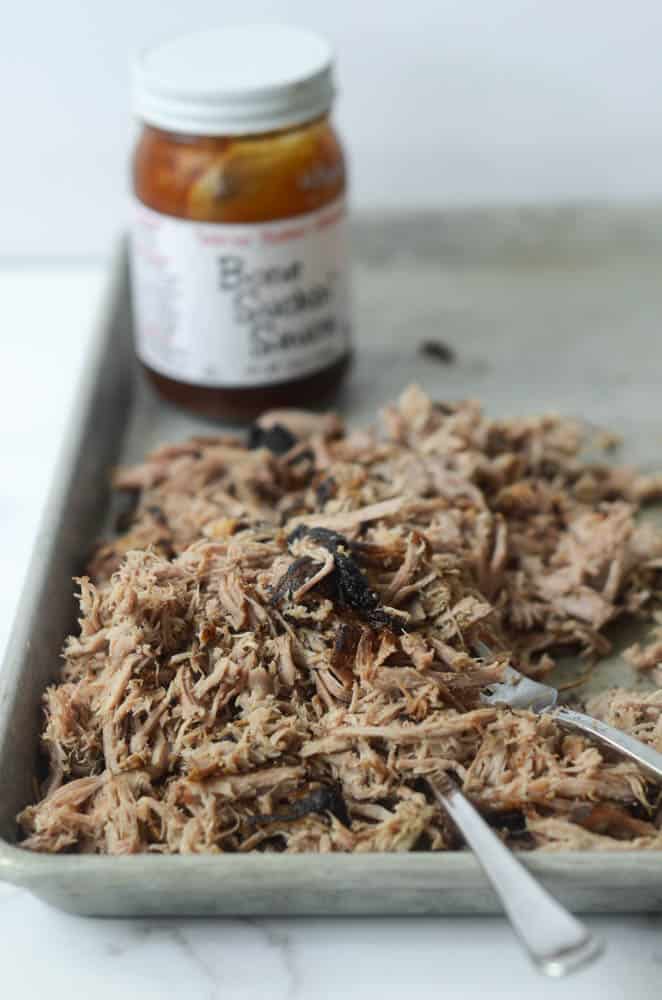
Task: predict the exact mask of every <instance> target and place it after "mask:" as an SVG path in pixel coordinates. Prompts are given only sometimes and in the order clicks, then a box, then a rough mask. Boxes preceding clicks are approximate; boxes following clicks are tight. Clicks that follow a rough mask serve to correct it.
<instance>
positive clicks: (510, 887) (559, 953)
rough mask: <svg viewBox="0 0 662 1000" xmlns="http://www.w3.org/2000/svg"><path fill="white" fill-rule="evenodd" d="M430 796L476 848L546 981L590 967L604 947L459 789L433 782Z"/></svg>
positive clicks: (475, 851) (495, 889) (484, 867)
mask: <svg viewBox="0 0 662 1000" xmlns="http://www.w3.org/2000/svg"><path fill="white" fill-rule="evenodd" d="M429 784H430V787H431V789H432V792H433V794H434V796H435V798H436V800H437V802H438V803H439V805H440V806H441V807H442V809H444V810H445V811H446V812H447V813H448V815H449V816H450V817H451V819H452V820H453V822H454V823H455V825H456V826H457V828H458V830H459V831H460V833H461V834H462V836H463V837H464V839H465V840H466V842H467V844H468V845H469V846H470V847H471V848H472V850H473V852H474V854H475V855H476V858H477V860H478V863H479V864H480V866H481V868H482V869H483V871H484V872H485V874H486V876H487V878H488V879H489V881H490V883H491V884H492V888H493V889H494V891H495V892H496V894H497V896H498V897H499V899H500V900H501V903H502V905H503V908H504V910H505V912H506V914H507V916H508V918H509V920H510V922H511V924H512V926H513V928H514V930H515V932H516V933H517V935H518V937H519V939H520V941H521V942H522V943H523V945H524V947H525V948H526V950H527V951H528V953H529V955H530V957H531V958H532V960H533V962H534V963H535V965H536V966H537V967H538V969H539V970H540V971H541V972H544V973H545V975H548V976H554V977H559V976H564V975H565V974H566V973H568V972H571V971H572V970H573V969H576V968H579V966H580V965H585V964H586V963H588V962H590V961H592V960H593V959H594V958H597V956H598V955H599V954H600V952H601V951H602V945H601V944H600V942H599V941H597V940H596V939H595V938H594V937H593V936H592V935H591V933H590V931H589V930H588V928H587V927H585V926H584V924H582V923H580V922H579V920H576V919H575V917H573V916H572V914H571V913H568V911H567V910H565V909H564V908H563V907H562V906H561V904H560V903H558V902H557V901H556V900H555V899H554V898H553V897H552V896H550V894H549V893H548V892H547V890H546V889H543V887H542V886H541V885H539V884H538V882H536V880H535V879H534V878H533V876H532V875H531V874H530V873H529V872H528V871H527V869H526V868H525V867H524V865H523V864H521V863H520V862H519V861H518V860H517V858H516V857H515V856H514V854H512V852H511V851H509V850H508V848H507V847H506V846H505V845H504V844H503V843H502V841H501V840H500V839H499V837H498V836H497V835H496V833H495V832H494V830H492V829H491V827H490V826H488V824H487V823H486V822H485V820H484V819H483V817H482V816H481V815H480V813H479V812H478V811H477V810H476V809H474V807H473V806H472V804H471V803H470V802H469V800H468V799H467V798H466V797H465V796H464V795H463V794H462V792H461V791H460V790H459V788H454V787H452V788H451V787H449V788H446V787H444V788H443V789H442V788H441V787H439V786H438V785H437V784H435V783H434V782H433V781H430V782H429Z"/></svg>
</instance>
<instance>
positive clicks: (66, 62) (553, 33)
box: [0, 0, 662, 257]
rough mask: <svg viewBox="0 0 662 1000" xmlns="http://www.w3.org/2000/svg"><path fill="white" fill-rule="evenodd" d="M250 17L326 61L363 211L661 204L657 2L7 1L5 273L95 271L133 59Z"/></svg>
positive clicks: (110, 209)
mask: <svg viewBox="0 0 662 1000" xmlns="http://www.w3.org/2000/svg"><path fill="white" fill-rule="evenodd" d="M251 20H252V21H255V20H270V21H289V22H294V23H302V24H307V25H309V26H312V27H314V28H317V29H318V30H321V31H323V32H325V33H326V34H327V35H328V36H329V37H330V38H331V39H332V41H333V42H334V44H335V45H336V48H337V51H338V57H339V78H340V84H341V89H342V95H341V98H340V101H339V105H338V115H337V118H338V121H339V124H340V125H341V127H342V130H343V133H344V136H345V138H346V141H347V144H348V146H349V149H350V153H351V156H352V160H351V163H352V176H353V198H354V204H355V207H356V208H360V209H378V208H381V207H384V206H387V207H394V206H398V205H408V206H412V205H429V204H440V205H447V204H457V203H474V202H481V201H495V202H500V201H524V202H528V201H539V200H547V201H549V200H555V199H571V200H572V199H578V198H592V197H597V198H611V199H613V198H618V199H621V198H623V199H632V198H645V197H649V196H651V195H653V196H656V195H662V58H660V55H661V51H660V50H661V45H662V4H661V3H660V2H659V0H629V2H626V0H537V2H536V0H473V2H472V0H408V2H403V0H289V2H288V0H280V2H277V0H272V2H269V0H242V2H241V3H234V2H232V3H231V2H228V0H112V2H102V0H57V2H50V0H22V2H16V0H5V3H4V4H3V5H2V17H1V18H0V95H1V97H0V100H1V102H2V104H1V106H2V139H1V142H0V192H1V198H2V201H1V202H0V207H1V210H2V214H1V223H0V257H16V256H21V257H23V256H31V257H51V256H53V255H63V256H69V257H71V256H78V257H85V256H88V255H95V256H100V255H106V254H107V252H108V248H109V246H110V243H111V241H112V238H113V235H114V234H115V232H116V231H117V229H118V228H119V227H120V226H121V225H122V224H123V219H124V215H125V206H124V200H123V195H124V190H125V183H126V164H127V158H128V149H129V146H130V144H131V141H132V123H131V116H130V112H129V105H130V94H129V84H128V71H127V66H128V60H129V57H130V53H131V52H132V51H134V50H135V49H136V48H138V47H140V46H143V45H145V44H149V43H152V42H154V41H158V40H160V39H162V38H165V37H169V36H171V35H173V34H177V33H179V32H181V31H187V30H191V29H194V28H200V27H205V26H207V25H219V24H223V23H227V22H230V21H251Z"/></svg>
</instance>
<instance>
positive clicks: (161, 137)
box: [131, 25, 351, 420]
mask: <svg viewBox="0 0 662 1000" xmlns="http://www.w3.org/2000/svg"><path fill="white" fill-rule="evenodd" d="M134 91H135V104H136V111H137V115H138V117H139V118H140V119H141V120H142V123H143V127H142V131H141V134H140V136H139V138H138V142H137V146H136V149H135V154H134V159H133V194H134V199H133V218H132V227H131V273H132V299H133V314H134V337H135V346H136V352H137V355H138V358H139V360H140V362H141V363H142V366H143V368H144V370H145V372H146V374H147V376H148V378H149V379H150V380H151V382H152V383H153V384H154V386H155V387H156V389H157V390H158V392H159V393H160V395H161V396H162V397H164V398H165V399H166V400H168V401H170V402H173V403H176V404H179V405H181V406H184V407H186V408H187V409H189V410H192V411H195V412H197V413H199V414H203V415H205V416H209V417H213V418H227V419H232V420H245V419H246V420H247V419H252V418H253V417H255V416H256V415H257V414H259V413H260V412H261V411H262V410H265V409H269V408H271V407H282V406H306V405H315V404H322V403H325V402H328V401H329V400H330V398H331V397H332V395H333V393H334V391H335V390H336V389H337V387H338V384H339V382H340V380H341V379H342V377H343V375H344V374H345V372H346V370H347V368H348V365H349V358H350V332H351V331H350V307H349V290H348V278H349V274H348V248H347V223H346V208H345V162H344V157H343V151H342V147H341V144H340V141H339V139H338V136H337V135H336V133H335V131H334V129H333V127H332V125H331V123H330V121H329V112H330V109H331V104H332V101H333V97H334V86H333V56H332V52H331V50H330V48H329V46H328V45H327V43H326V42H325V41H324V40H323V39H321V38H319V37H318V36H317V35H315V34H312V33H311V32H308V31H304V30H301V29H297V28H290V27H284V26H276V25H262V26H252V27H243V28H242V27H231V28H227V29H223V30H215V31H209V32H204V33H198V34H193V35H188V36H185V37H182V38H180V39H177V40H174V41H171V42H168V43H165V44H163V45H161V46H159V47H157V48H154V49H150V50H147V51H145V52H143V53H142V54H141V55H140V56H139V58H138V59H137V61H136V64H135V68H134Z"/></svg>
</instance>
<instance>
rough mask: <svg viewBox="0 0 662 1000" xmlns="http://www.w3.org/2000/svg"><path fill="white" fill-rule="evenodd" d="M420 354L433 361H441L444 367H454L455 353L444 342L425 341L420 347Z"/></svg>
mask: <svg viewBox="0 0 662 1000" xmlns="http://www.w3.org/2000/svg"><path fill="white" fill-rule="evenodd" d="M419 352H420V353H421V354H422V355H423V356H424V357H426V358H431V359H432V360H433V361H441V363H442V364H444V365H452V364H453V362H454V361H455V351H454V350H453V348H452V347H449V346H448V344H445V343H444V342H443V340H424V341H423V343H422V344H421V346H420V347H419Z"/></svg>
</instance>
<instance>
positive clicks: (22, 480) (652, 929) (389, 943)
mask: <svg viewBox="0 0 662 1000" xmlns="http://www.w3.org/2000/svg"><path fill="white" fill-rule="evenodd" d="M104 280H105V274H104V269H103V268H102V267H101V266H94V267H93V266H90V267H85V268H82V267H78V268H62V267H57V268H55V267H54V268H46V267H41V268H34V269H30V268H25V267H18V266H16V267H5V268H4V269H1V270H0V320H1V323H2V327H1V328H2V331H3V333H2V338H1V340H0V370H1V371H2V374H3V379H2V393H0V455H1V457H2V470H3V474H2V477H1V478H0V540H1V543H2V544H0V580H2V581H3V582H2V583H0V654H1V653H2V652H4V645H5V642H6V640H7V636H8V634H9V629H10V627H11V620H12V617H13V614H14V610H15V606H16V601H17V596H18V593H19V591H20V586H19V582H20V580H22V575H23V572H24V569H25V567H26V564H27V560H28V556H29V552H30V548H31V545H32V540H33V537H34V534H35V531H36V526H37V522H38V519H39V516H40V513H41V509H42V505H43V502H44V497H45V494H46V491H47V488H48V484H49V482H50V478H51V475H52V472H53V467H54V463H55V461H56V455H57V450H58V446H59V443H60V440H61V437H62V434H63V430H64V426H65V423H66V419H67V415H68V411H69V408H70V405H71V401H72V395H73V391H74V388H75V384H76V376H77V374H78V372H79V371H80V369H81V367H82V365H83V364H84V360H85V351H86V346H87V343H88V341H89V337H90V334H91V332H92V328H93V322H94V317H95V313H96V310H97V309H98V308H99V304H100V296H101V291H102V288H103V284H104ZM587 922H588V923H589V925H590V926H591V927H592V928H593V929H594V931H595V932H596V933H598V934H600V935H601V936H602V938H603V939H604V940H605V941H606V943H607V952H606V954H605V956H604V958H603V959H602V960H601V961H600V962H599V963H597V964H596V965H594V966H593V967H592V968H590V969H588V970H585V971H583V972H580V973H578V974H576V975H575V976H574V977H573V978H572V979H569V980H567V981H566V982H565V983H562V984H559V983H555V982H547V981H545V980H543V979H541V978H540V977H539V976H538V975H537V973H535V972H534V971H533V970H532V969H531V968H530V966H529V965H528V963H527V961H526V959H525V958H524V957H523V955H522V953H521V952H520V949H519V947H518V946H517V943H516V942H515V940H514V938H513V936H512V933H511V931H510V929H509V927H508V925H507V924H506V922H505V921H504V920H503V919H501V918H497V917H494V918H490V917H484V918H473V917H471V918H470V917H463V918H450V917H436V918H402V919H395V918H390V919H386V918H371V919H366V918H364V919H358V918H352V919H339V918H333V919H323V918H318V919H309V918H307V919H277V918H274V919H262V918H260V919H236V920H232V919H222V920H221V919H219V920H206V919H205V920H202V919H199V920H198V919H177V920H174V919H165V918H164V919H160V920H153V919H150V920H98V919H89V918H88V919H85V918H80V917H74V916H69V915H66V914H63V913H59V912H57V911H56V910H52V909H50V908H49V907H47V906H46V905H45V904H43V903H41V902H39V901H37V900H36V899H34V898H33V897H32V896H30V895H29V894H28V893H27V892H24V891H22V890H19V889H15V888H14V887H11V886H7V885H3V884H1V883H0V941H1V942H2V969H3V977H2V978H3V989H2V996H3V997H5V996H6V997H7V998H10V997H15V996H16V997H22V998H27V1000H30V998H32V997H35V998H36V997H42V996H44V995H48V998H49V1000H60V998H62V1000H64V998H66V1000H74V998H78V997H80V998H83V997H84V998H86V1000H87V998H89V997H92V996H94V997H95V1000H105V998H109V1000H110V998H111V997H112V998H113V1000H115V998H116V997H117V996H118V995H122V996H124V997H134V996H138V995H139V996H140V997H141V1000H152V998H154V1000H168V998H171V997H172V998H178V1000H180V998H182V997H186V998H192V1000H197V998H201V1000H202V998H204V1000H234V998H269V1000H271V998H273V1000H308V998H319V1000H322V998H340V997H342V998H343V1000H354V998H357V1000H358V998H359V997H360V998H361V1000H367V998H371V997H373V996H374V997H379V998H380V1000H389V998H390V997H396V996H397V997H402V996H410V995H414V996H416V997H417V998H419V1000H427V998H432V997H435V998H437V997H441V996H448V997H454V996H462V997H463V998H467V1000H470V998H472V997H479V996H481V997H483V996H488V995H489V996H491V997H508V998H509V1000H512V997H513V996H527V997H535V998H537V997H540V998H546V997H558V996H560V995H565V996H575V995H580V994H581V996H582V998H585V1000H592V998H596V1000H597V998H601V1000H605V998H619V1000H620V998H623V997H633V998H636V1000H648V998H651V1000H652V998H653V997H657V996H659V989H660V988H659V982H660V977H661V976H662V915H660V916H650V917H647V916H630V915H624V916H622V917H619V916H612V917H600V918H598V917H594V918H589V919H588V921H587Z"/></svg>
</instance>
